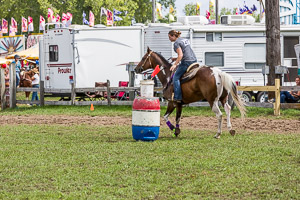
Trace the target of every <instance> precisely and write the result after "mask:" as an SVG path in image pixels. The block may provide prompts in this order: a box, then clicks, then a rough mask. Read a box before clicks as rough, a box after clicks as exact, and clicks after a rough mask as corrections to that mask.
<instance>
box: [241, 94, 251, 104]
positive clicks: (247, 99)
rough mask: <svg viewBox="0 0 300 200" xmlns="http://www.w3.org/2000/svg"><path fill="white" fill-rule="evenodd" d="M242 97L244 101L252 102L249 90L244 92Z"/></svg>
mask: <svg viewBox="0 0 300 200" xmlns="http://www.w3.org/2000/svg"><path fill="white" fill-rule="evenodd" d="M242 98H243V101H244V102H251V101H252V95H251V94H250V93H249V92H243V93H242Z"/></svg>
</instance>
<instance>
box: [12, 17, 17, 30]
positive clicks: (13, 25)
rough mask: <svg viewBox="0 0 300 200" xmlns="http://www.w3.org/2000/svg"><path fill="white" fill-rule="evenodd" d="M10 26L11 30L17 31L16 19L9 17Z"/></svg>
mask: <svg viewBox="0 0 300 200" xmlns="http://www.w3.org/2000/svg"><path fill="white" fill-rule="evenodd" d="M11 28H12V31H13V32H15V33H16V32H18V24H17V21H16V20H15V19H14V18H13V17H12V18H11Z"/></svg>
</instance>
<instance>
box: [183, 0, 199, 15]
mask: <svg viewBox="0 0 300 200" xmlns="http://www.w3.org/2000/svg"><path fill="white" fill-rule="evenodd" d="M183 12H184V14H185V15H186V16H193V15H196V4H194V3H189V4H185V6H184V9H183Z"/></svg>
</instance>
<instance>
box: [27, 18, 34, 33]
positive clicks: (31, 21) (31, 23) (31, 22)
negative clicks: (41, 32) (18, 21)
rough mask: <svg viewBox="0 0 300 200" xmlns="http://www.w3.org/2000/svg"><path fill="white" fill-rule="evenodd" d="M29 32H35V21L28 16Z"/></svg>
mask: <svg viewBox="0 0 300 200" xmlns="http://www.w3.org/2000/svg"><path fill="white" fill-rule="evenodd" d="M28 32H33V19H32V17H30V16H28Z"/></svg>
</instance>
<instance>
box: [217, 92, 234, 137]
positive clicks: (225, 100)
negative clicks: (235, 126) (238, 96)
mask: <svg viewBox="0 0 300 200" xmlns="http://www.w3.org/2000/svg"><path fill="white" fill-rule="evenodd" d="M220 100H221V103H222V105H223V107H224V110H225V113H226V119H227V128H228V130H229V133H230V134H231V135H232V136H233V135H235V130H232V126H231V121H230V115H231V106H230V105H229V104H228V96H227V97H225V98H223V99H220Z"/></svg>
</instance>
